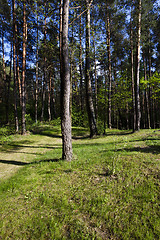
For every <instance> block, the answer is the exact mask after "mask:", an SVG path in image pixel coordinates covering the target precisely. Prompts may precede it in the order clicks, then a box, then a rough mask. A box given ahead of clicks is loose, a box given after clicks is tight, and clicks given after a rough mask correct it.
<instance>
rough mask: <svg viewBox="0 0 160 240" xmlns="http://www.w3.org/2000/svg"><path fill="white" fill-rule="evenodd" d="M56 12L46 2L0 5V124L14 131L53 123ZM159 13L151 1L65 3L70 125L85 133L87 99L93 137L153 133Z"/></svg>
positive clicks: (158, 91)
mask: <svg viewBox="0 0 160 240" xmlns="http://www.w3.org/2000/svg"><path fill="white" fill-rule="evenodd" d="M61 7H62V1H54V0H52V1H49V0H45V1H26V0H24V1H18V0H12V1H10V0H8V1H7V0H1V1H0V22H1V24H0V40H1V42H0V47H1V48H0V50H1V52H0V124H1V125H5V124H9V125H12V126H13V124H14V126H15V127H14V128H15V130H16V131H17V132H18V131H20V130H21V131H22V133H25V131H26V125H28V124H30V123H33V122H36V123H37V122H38V121H52V120H55V119H57V122H60V116H61V104H60V98H61V97H60V95H61V78H60V34H61V14H62V13H61ZM159 7H160V5H159V1H158V0H157V1H156V0H149V1H148V0H147V1H142V2H141V1H137V0H136V1H129V0H128V1H127V0H126V1H125V0H124V1H123V0H122V1H113V0H112V1H98V0H97V1H91V2H89V1H84V0H75V1H70V9H69V38H68V40H69V58H70V65H69V66H70V81H71V96H70V106H71V107H70V112H71V115H72V125H73V126H89V124H90V121H89V123H88V115H87V111H88V110H87V108H86V95H87V94H90V95H92V101H93V108H94V109H93V110H94V116H95V121H96V125H97V128H98V132H99V133H105V129H106V127H108V128H119V129H133V130H139V128H159V127H160V74H159V72H160V17H159ZM88 8H89V9H90V26H89V25H87V20H86V19H87V12H88V11H87V9H88ZM88 28H89V31H88ZM87 32H88V33H89V36H87ZM87 38H88V39H89V43H90V45H89V53H88V55H87V52H88V50H87V44H86V42H87ZM88 56H89V63H90V64H89V77H90V81H91V87H92V88H91V92H90V93H89V92H88V93H87V91H86V88H87V87H86V81H87V80H86V75H87V74H86V71H87V70H86V69H87V68H86V62H87V61H86V59H87V58H88ZM62 71H63V70H62ZM138 122H139V123H138Z"/></svg>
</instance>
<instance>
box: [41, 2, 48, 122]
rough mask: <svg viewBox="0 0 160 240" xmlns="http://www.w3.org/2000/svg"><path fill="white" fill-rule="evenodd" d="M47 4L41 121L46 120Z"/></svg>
mask: <svg viewBox="0 0 160 240" xmlns="http://www.w3.org/2000/svg"><path fill="white" fill-rule="evenodd" d="M46 4H47V1H45V19H44V73H43V76H44V78H43V86H42V88H43V92H42V113H41V121H43V120H44V106H45V98H46V85H47V79H46V78H47V57H46V51H47V46H46V35H47V21H46V20H47V14H46Z"/></svg>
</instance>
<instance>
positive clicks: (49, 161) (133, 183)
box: [0, 125, 160, 240]
mask: <svg viewBox="0 0 160 240" xmlns="http://www.w3.org/2000/svg"><path fill="white" fill-rule="evenodd" d="M35 128H36V129H34V130H33V133H32V134H31V135H27V136H23V137H22V136H14V137H13V138H12V139H11V141H9V142H8V143H7V144H6V143H5V144H2V145H1V146H0V151H1V153H2V156H3V159H1V160H0V166H2V167H3V168H4V165H5V166H7V169H8V171H10V167H11V166H12V167H16V172H14V174H9V177H8V178H3V177H2V176H1V175H0V176H1V184H0V214H1V218H0V229H1V230H0V239H126V240H127V239H145V240H146V239H159V236H160V228H159V226H160V214H159V213H160V211H159V210H160V209H159V199H160V195H159V185H160V184H159V179H160V171H159V170H160V150H159V149H160V132H159V131H158V130H141V131H140V132H136V133H134V134H133V133H131V132H130V131H127V132H126V131H118V130H108V131H107V133H106V136H98V137H97V138H94V139H89V138H88V137H87V136H88V135H87V134H88V132H87V130H86V132H85V129H84V128H73V136H74V138H73V151H74V159H73V161H72V162H65V161H62V160H61V154H62V150H61V135H60V129H59V128H58V127H55V126H52V125H49V126H47V125H46V126H44V128H43V126H42V125H40V126H36V127H35ZM84 136H85V137H84ZM9 160H10V161H9ZM18 162H20V163H21V164H19V165H18ZM22 163H25V164H22ZM17 165H18V168H17ZM4 171H6V174H8V173H7V170H6V168H4Z"/></svg>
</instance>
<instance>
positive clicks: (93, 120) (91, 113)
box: [85, 0, 97, 137]
mask: <svg viewBox="0 0 160 240" xmlns="http://www.w3.org/2000/svg"><path fill="white" fill-rule="evenodd" d="M91 3H92V1H91V2H90V3H89V0H86V4H87V11H86V69H85V71H86V104H87V112H88V120H89V127H90V137H93V136H94V135H96V134H97V126H96V118H95V112H94V106H93V100H92V86H91V78H90V5H91Z"/></svg>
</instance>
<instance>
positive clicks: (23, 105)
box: [22, 0, 27, 135]
mask: <svg viewBox="0 0 160 240" xmlns="http://www.w3.org/2000/svg"><path fill="white" fill-rule="evenodd" d="M26 43H27V21H26V0H23V58H22V135H24V134H25V133H26V119H25V114H26V90H25V74H26Z"/></svg>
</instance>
